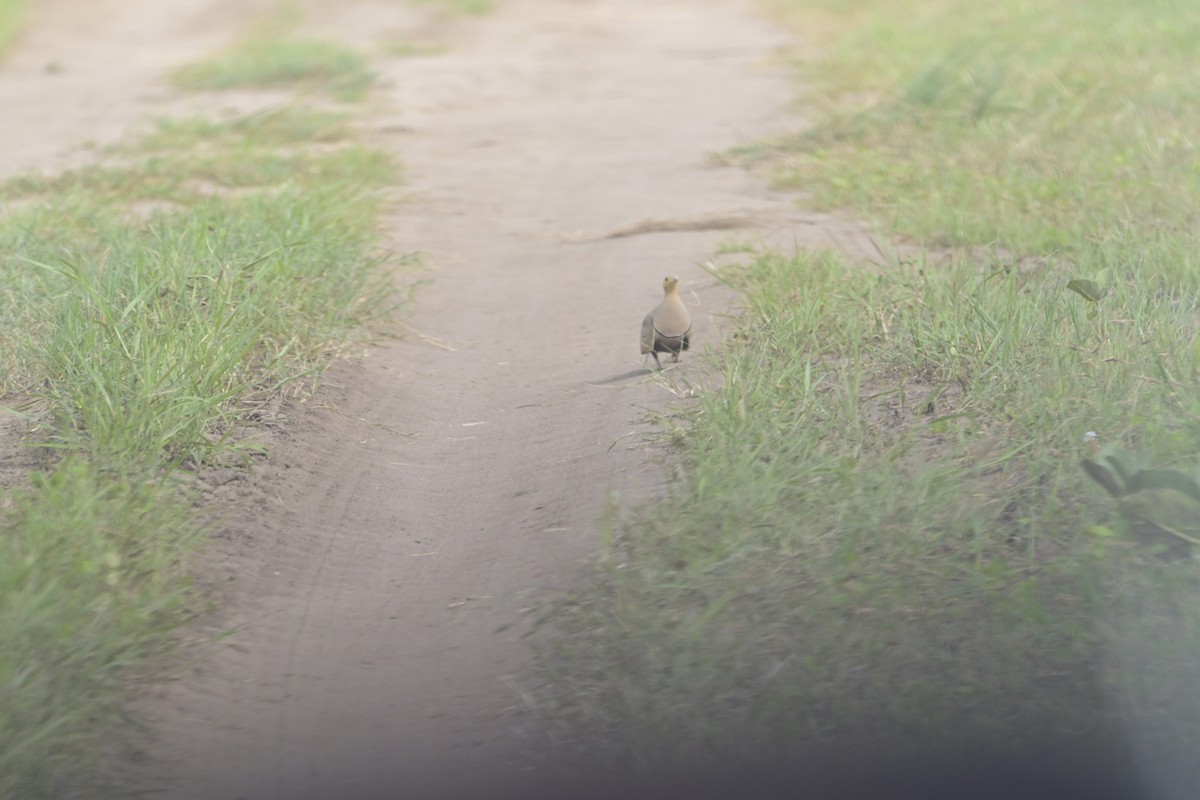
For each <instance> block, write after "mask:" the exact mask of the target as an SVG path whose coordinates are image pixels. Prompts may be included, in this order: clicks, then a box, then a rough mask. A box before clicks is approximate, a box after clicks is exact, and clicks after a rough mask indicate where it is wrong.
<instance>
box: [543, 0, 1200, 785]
mask: <svg viewBox="0 0 1200 800" xmlns="http://www.w3.org/2000/svg"><path fill="white" fill-rule="evenodd" d="M775 5H776V6H788V7H789V8H790V9H791V10H792V13H795V14H796V15H797V16H798V17H799V19H800V20H801V23H802V24H801V26H800V30H801V31H803V32H805V33H809V34H811V32H813V31H825V32H826V33H827V35H828V38H827V39H826V40H825V41H823V42H822V44H823V48H822V50H821V51H820V52H821V56H820V58H810V59H809V60H807V61H806V62H805V63H803V64H802V65H801V66H800V72H801V77H802V79H803V80H804V82H805V86H806V89H809V90H811V92H812V93H813V95H812V97H815V102H818V103H819V104H820V107H821V109H822V114H821V116H820V118H819V120H818V123H817V124H816V125H814V126H813V127H812V128H811V129H810V130H807V131H803V132H800V133H798V134H796V135H794V136H791V137H785V138H784V139H781V140H779V141H774V142H767V143H761V144H759V145H755V146H753V147H749V148H745V149H744V150H743V151H742V152H741V153H740V155H741V156H742V157H743V158H745V159H746V160H751V161H754V162H756V163H757V164H759V165H760V166H763V165H765V166H766V167H767V169H769V170H770V171H771V174H772V175H773V176H774V178H775V179H776V181H777V182H778V184H779V185H780V186H783V187H789V188H795V189H798V190H803V191H804V192H805V193H806V196H805V197H804V198H803V200H802V202H804V203H805V204H806V205H812V204H816V205H819V206H822V207H825V208H832V209H844V210H848V211H850V212H852V213H854V214H858V215H862V216H865V217H867V218H868V219H870V220H871V221H872V222H873V223H875V224H876V226H877V227H878V228H880V229H882V230H883V231H884V232H885V233H892V234H897V235H899V237H900V238H901V239H903V240H906V241H907V242H908V243H909V244H915V245H917V246H918V247H920V246H925V247H927V248H929V255H927V256H925V257H924V258H922V257H920V256H918V257H915V258H906V259H903V260H901V259H896V258H891V257H884V258H883V259H882V260H883V261H884V262H885V263H882V264H879V265H861V264H851V263H848V262H847V261H846V260H845V259H843V258H839V257H837V256H832V255H819V254H817V255H814V254H807V253H800V254H796V255H794V256H792V255H782V254H778V253H763V254H760V255H758V256H757V257H755V258H753V259H751V260H750V261H749V263H747V264H746V265H744V266H743V267H741V268H738V269H734V270H731V271H730V272H729V273H728V275H727V277H726V279H727V280H728V281H729V282H730V283H731V284H732V285H733V286H734V287H735V288H736V289H737V290H738V291H739V292H740V293H741V295H742V298H743V301H744V303H745V306H746V308H745V312H744V315H743V316H742V317H741V318H740V320H739V322H738V326H737V329H736V330H735V332H734V333H733V335H732V337H731V338H730V340H729V341H727V342H726V343H725V346H724V348H723V349H722V350H721V351H720V352H719V353H718V354H716V356H715V357H714V362H713V364H712V369H713V370H714V372H715V373H716V374H715V375H714V376H712V378H711V380H710V379H707V378H705V379H703V380H700V381H698V384H699V386H700V387H701V389H700V391H699V395H700V399H699V400H697V401H696V403H695V405H694V406H693V407H691V408H689V409H687V410H686V411H685V412H683V414H682V416H681V417H679V418H676V419H675V421H673V422H670V423H669V424H668V426H667V430H666V431H665V432H664V433H665V435H667V436H668V437H669V438H670V440H671V441H673V442H675V443H676V444H677V445H678V446H679V454H678V463H677V467H676V474H677V479H676V481H675V482H674V484H673V486H672V489H671V491H670V493H669V495H668V496H667V497H666V498H665V499H664V500H663V501H662V502H661V503H659V504H658V505H656V506H653V507H648V508H643V509H639V510H637V511H635V512H633V513H631V514H630V516H629V517H628V518H626V519H621V520H616V521H614V523H613V525H612V529H611V530H610V531H609V532H608V535H607V539H608V541H607V544H606V548H605V553H604V556H603V558H602V559H601V562H600V564H599V565H598V567H597V571H596V577H595V580H594V582H593V584H592V585H591V586H589V587H586V588H585V589H584V590H582V591H580V592H579V593H578V594H577V595H575V596H573V597H572V598H571V599H570V600H569V601H567V602H564V603H563V604H562V605H561V606H559V607H558V609H557V611H556V613H555V614H554V615H552V617H551V619H552V620H553V622H554V629H555V633H554V634H552V635H551V636H549V637H547V638H545V639H544V640H543V641H542V643H541V648H542V654H543V658H542V659H541V664H542V668H543V669H544V674H545V676H546V678H547V687H548V688H547V691H546V694H545V695H544V696H543V697H542V698H541V701H542V708H543V710H544V711H545V713H546V714H547V716H548V718H549V719H551V720H552V721H554V722H555V723H556V724H557V725H558V726H559V732H560V734H561V737H560V738H561V740H562V741H567V742H571V743H572V746H573V747H575V748H577V749H578V751H579V752H580V753H581V754H582V755H583V757H585V758H587V759H594V760H600V761H601V762H602V763H605V764H608V765H612V766H613V768H632V769H659V768H663V767H665V766H678V765H681V764H685V765H686V764H691V765H695V764H712V763H737V762H756V761H770V760H772V759H776V758H779V759H799V760H801V761H806V760H807V761H810V762H821V761H822V760H824V759H827V758H830V757H842V758H849V759H851V760H854V759H857V763H877V762H876V760H877V759H887V758H891V757H897V758H899V757H904V756H912V755H929V754H931V753H932V754H937V753H940V752H961V751H962V750H964V749H965V750H968V751H971V750H985V749H988V748H992V749H1000V750H1009V751H1014V750H1015V751H1022V750H1028V749H1033V750H1040V751H1043V752H1051V753H1064V754H1066V753H1075V754H1082V755H1084V756H1091V757H1093V758H1094V759H1095V765H1096V767H1097V769H1100V768H1108V767H1121V768H1125V767H1129V765H1130V762H1131V760H1132V761H1133V762H1136V766H1137V767H1138V768H1141V769H1145V770H1148V774H1151V773H1152V774H1153V776H1154V777H1153V779H1152V781H1151V782H1152V783H1154V782H1157V783H1160V784H1161V785H1163V786H1166V787H1168V788H1170V789H1171V790H1173V791H1176V792H1182V793H1181V794H1179V796H1187V795H1188V794H1190V793H1194V787H1195V786H1196V782H1197V781H1198V780H1200V774H1198V771H1197V768H1196V766H1195V758H1194V754H1195V752H1196V751H1197V750H1198V749H1200V694H1197V693H1196V692H1195V690H1194V687H1195V686H1196V685H1197V681H1198V680H1200V611H1198V609H1200V569H1198V568H1197V566H1196V563H1195V562H1194V561H1193V560H1191V559H1184V560H1174V561H1173V560H1165V559H1162V558H1159V557H1157V556H1156V555H1154V554H1152V553H1151V551H1150V550H1149V549H1148V548H1147V547H1145V546H1144V545H1143V544H1142V543H1141V542H1138V541H1137V540H1135V539H1134V538H1133V537H1131V536H1127V535H1126V533H1127V525H1126V524H1125V522H1124V521H1123V520H1122V519H1121V518H1120V517H1119V515H1118V514H1117V513H1116V510H1115V508H1114V506H1113V503H1112V502H1111V500H1110V499H1109V498H1108V497H1107V496H1106V495H1104V494H1103V492H1101V491H1100V490H1099V489H1098V487H1096V486H1095V485H1094V484H1092V483H1091V482H1090V481H1089V480H1088V478H1087V476H1086V475H1085V473H1084V471H1083V470H1082V469H1081V468H1080V463H1079V462H1080V458H1082V457H1083V456H1084V455H1085V454H1086V451H1085V449H1084V447H1083V444H1082V437H1083V434H1084V433H1085V432H1086V431H1092V430H1094V431H1098V432H1099V433H1100V434H1101V436H1102V438H1103V439H1104V440H1106V441H1109V442H1114V443H1121V444H1123V445H1125V446H1126V447H1129V448H1130V449H1134V450H1137V451H1140V452H1144V453H1151V454H1153V455H1152V458H1153V462H1154V463H1155V464H1156V465H1161V466H1173V467H1179V468H1182V469H1184V470H1186V471H1191V469H1192V468H1193V467H1194V466H1195V465H1196V464H1197V462H1200V402H1198V401H1197V400H1196V393H1195V391H1194V388H1193V387H1194V386H1195V385H1196V382H1197V381H1198V380H1200V302H1198V301H1197V297H1200V269H1198V268H1200V264H1198V263H1197V260H1198V259H1197V256H1196V252H1197V247H1196V245H1197V241H1196V235H1195V225H1194V222H1193V220H1192V215H1193V213H1194V212H1193V209H1194V208H1196V207H1197V205H1198V204H1200V177H1198V176H1200V172H1198V170H1197V169H1196V164H1197V163H1200V159H1197V157H1196V153H1195V149H1194V143H1193V141H1192V139H1193V138H1194V137H1192V136H1191V135H1190V134H1189V133H1188V132H1189V131H1191V130H1195V129H1196V126H1197V123H1200V119H1197V114H1200V111H1197V108H1200V105H1197V104H1196V102H1195V99H1196V98H1195V92H1196V90H1195V89H1194V84H1195V82H1194V80H1193V78H1194V75H1193V73H1194V67H1193V61H1194V59H1193V58H1192V51H1193V49H1194V48H1193V43H1194V42H1195V41H1196V33H1197V31H1198V29H1200V11H1198V10H1196V9H1194V8H1193V6H1191V5H1189V4H1185V3H1181V2H1147V3H1139V4H1135V5H1129V4H1121V3H1115V2H1109V1H1108V0H1092V1H1091V2H1081V3H1075V4H1066V5H1063V6H1061V7H1057V6H1056V7H1054V8H1047V7H1044V6H1040V5H1036V4H1029V3H1006V4H1001V5H999V6H986V5H981V4H972V3H969V2H966V0H949V1H948V2H941V3H926V2H917V1H916V0H907V1H906V2H897V3H884V2H882V0H859V1H858V2H853V3H840V2H839V3H834V2H794V3H787V2H779V3H776V4H775ZM724 249H726V250H728V251H735V250H739V249H741V248H740V247H739V246H738V245H737V243H736V242H735V243H731V244H727V245H726V246H725V247H724ZM885 249H886V248H885ZM1075 278H1089V279H1092V280H1094V281H1095V282H1096V283H1097V284H1100V285H1101V286H1103V287H1104V289H1105V290H1106V294H1105V295H1104V297H1103V298H1101V299H1100V301H1099V302H1098V303H1091V302H1089V301H1088V300H1086V299H1084V298H1083V297H1081V296H1080V295H1078V294H1076V293H1074V292H1072V291H1070V290H1068V289H1067V283H1068V282H1069V281H1070V280H1072V279H1075ZM709 385H714V386H719V387H720V388H719V389H714V390H704V389H703V388H702V387H703V386H709ZM1160 788H1161V787H1160ZM1164 796H1166V795H1165V794H1164Z"/></svg>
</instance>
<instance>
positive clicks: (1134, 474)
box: [1082, 433, 1200, 555]
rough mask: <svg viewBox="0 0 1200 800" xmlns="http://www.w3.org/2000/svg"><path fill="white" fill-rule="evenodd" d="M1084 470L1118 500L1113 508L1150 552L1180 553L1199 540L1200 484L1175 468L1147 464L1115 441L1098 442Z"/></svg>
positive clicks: (1093, 446)
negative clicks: (1109, 443) (1114, 442)
mask: <svg viewBox="0 0 1200 800" xmlns="http://www.w3.org/2000/svg"><path fill="white" fill-rule="evenodd" d="M1088 438H1089V441H1091V442H1092V448H1093V449H1092V458H1085V459H1083V462H1082V463H1083V469H1084V471H1085V472H1087V474H1088V475H1089V476H1090V477H1091V478H1092V480H1094V481H1096V483H1098V484H1100V485H1101V486H1102V487H1104V490H1105V491H1106V492H1108V493H1109V494H1110V495H1112V496H1113V497H1114V498H1116V500H1117V509H1118V511H1119V512H1120V514H1121V517H1122V518H1123V519H1124V520H1125V522H1126V523H1127V524H1128V526H1129V532H1130V533H1132V534H1133V535H1134V537H1136V538H1137V539H1138V540H1139V541H1143V542H1146V543H1147V544H1149V545H1150V546H1151V547H1152V549H1153V550H1154V551H1155V552H1159V553H1164V554H1165V553H1169V554H1172V555H1182V554H1185V553H1186V552H1187V550H1189V549H1190V545H1200V483H1198V482H1197V480H1196V477H1195V476H1194V475H1189V474H1187V473H1186V472H1183V471H1181V470H1177V469H1162V468H1152V467H1149V466H1148V465H1147V462H1146V459H1145V458H1144V457H1141V456H1137V455H1132V454H1129V453H1126V452H1124V451H1123V450H1121V449H1120V448H1119V447H1117V446H1114V445H1105V446H1104V447H1099V446H1098V442H1097V441H1096V438H1095V434H1091V433H1089V434H1088Z"/></svg>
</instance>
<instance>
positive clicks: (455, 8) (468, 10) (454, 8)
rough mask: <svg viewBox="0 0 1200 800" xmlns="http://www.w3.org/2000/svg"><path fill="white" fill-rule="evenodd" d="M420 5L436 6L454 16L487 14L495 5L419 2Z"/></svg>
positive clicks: (476, 0) (481, 0)
mask: <svg viewBox="0 0 1200 800" xmlns="http://www.w3.org/2000/svg"><path fill="white" fill-rule="evenodd" d="M419 1H420V3H421V4H422V5H427V6H436V7H438V8H443V9H445V10H447V11H451V12H453V13H455V14H467V15H470V16H478V15H480V14H488V13H490V12H491V11H492V10H493V9H495V7H496V5H495V3H494V2H492V0H419Z"/></svg>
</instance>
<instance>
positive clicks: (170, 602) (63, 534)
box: [0, 110, 391, 798]
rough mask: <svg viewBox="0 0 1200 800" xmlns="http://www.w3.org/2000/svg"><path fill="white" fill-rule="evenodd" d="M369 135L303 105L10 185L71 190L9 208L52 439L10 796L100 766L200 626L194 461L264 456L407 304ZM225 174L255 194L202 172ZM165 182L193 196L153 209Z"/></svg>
mask: <svg viewBox="0 0 1200 800" xmlns="http://www.w3.org/2000/svg"><path fill="white" fill-rule="evenodd" d="M345 136H347V132H346V130H345V128H344V126H343V123H342V122H341V121H340V120H339V119H337V118H334V117H330V116H329V115H316V114H311V113H308V112H300V111H289V110H285V111H282V112H279V113H278V114H274V115H259V116H256V117H253V118H247V119H241V120H234V121H227V122H224V123H212V122H209V121H204V120H177V121H172V122H169V123H164V124H162V125H161V126H160V127H159V128H158V130H156V131H155V132H153V133H151V134H150V135H149V137H148V139H147V140H146V141H145V142H140V143H136V144H135V145H132V146H130V147H126V148H121V149H120V152H121V153H122V154H126V153H130V154H132V153H139V154H141V155H140V156H138V157H133V156H129V160H128V162H127V163H126V164H124V165H121V166H107V167H99V168H89V169H84V170H80V171H77V172H74V173H69V174H67V175H64V176H56V177H52V178H47V179H44V181H45V182H44V183H41V184H37V182H36V181H33V180H32V179H26V180H25V182H22V181H18V182H16V183H10V184H8V185H7V186H6V187H5V191H6V192H9V193H10V194H11V193H16V192H19V191H25V192H28V191H45V189H46V187H52V186H60V187H69V188H70V191H69V192H63V193H59V192H48V193H46V194H45V195H44V196H42V197H36V198H33V197H31V198H28V199H36V200H38V201H39V202H37V203H33V202H29V203H26V204H24V205H23V206H22V207H20V208H19V209H17V210H15V211H13V212H11V213H10V214H9V215H8V216H6V217H5V218H3V219H0V278H2V280H0V286H3V289H0V291H2V292H3V300H4V302H3V303H0V323H2V324H0V397H3V398H5V399H6V400H8V402H10V403H11V399H10V398H14V397H19V398H22V403H23V405H24V406H26V407H27V409H28V410H29V411H30V413H31V414H32V417H31V424H32V425H33V426H34V427H33V429H32V430H30V431H29V432H28V433H27V434H26V437H25V438H26V440H27V443H28V444H29V445H30V446H37V447H38V448H39V450H40V452H41V453H42V455H41V456H40V457H39V458H38V464H39V471H38V473H37V474H35V475H33V476H32V477H31V479H30V481H29V484H28V486H27V487H26V488H24V489H22V490H20V491H19V492H18V493H17V494H16V495H15V496H14V498H13V499H12V500H11V501H10V502H8V503H7V504H5V505H4V506H3V507H0V527H2V529H3V533H4V535H3V536H0V617H2V619H0V626H2V628H3V630H4V637H5V648H4V652H3V654H0V707H3V708H4V714H3V715H0V716H2V717H3V719H0V796H4V797H28V798H39V797H56V796H62V794H63V793H64V792H65V791H66V788H67V787H69V786H70V785H71V784H72V782H76V781H78V780H79V779H80V777H81V775H83V774H85V771H86V770H87V768H88V766H89V765H90V764H91V763H92V762H93V760H94V759H95V757H96V754H97V752H98V751H99V747H100V744H101V737H102V736H107V735H109V734H110V732H111V730H112V727H113V725H114V716H115V715H116V714H117V712H118V710H119V705H120V702H121V700H122V697H123V695H122V687H123V683H122V681H124V680H126V679H127V678H129V677H130V675H131V672H130V670H136V669H138V668H139V667H140V666H142V665H144V663H145V661H146V659H147V658H149V657H150V656H152V655H154V654H156V653H161V652H162V651H163V650H164V648H167V647H169V646H170V631H171V630H172V628H173V627H174V626H176V625H178V624H179V623H180V622H181V621H182V620H184V619H185V618H186V615H187V613H188V608H189V604H190V603H191V602H192V600H191V599H190V596H189V590H188V588H187V582H186V579H185V577H184V571H183V566H182V560H183V557H184V554H185V552H186V550H187V549H188V547H190V546H191V544H192V543H194V542H195V541H196V539H197V533H198V531H199V528H200V526H199V525H198V523H197V521H196V519H195V516H194V513H193V512H191V511H190V504H191V502H192V501H193V500H194V499H195V498H194V495H193V493H192V492H191V491H190V490H189V489H188V486H189V482H188V481H185V480H180V477H181V476H182V475H183V474H184V472H182V471H181V470H183V469H187V470H194V469H198V468H201V467H203V466H204V465H205V464H210V463H214V462H220V463H225V462H227V461H230V460H234V461H235V462H236V460H238V459H241V460H245V459H246V458H248V457H249V456H250V455H252V454H254V453H255V452H256V451H255V449H254V442H253V437H252V436H250V435H248V433H249V432H248V426H249V424H250V423H249V412H250V410H252V408H253V406H254V405H255V404H256V403H258V402H259V401H262V400H265V399H267V398H269V397H272V396H278V395H279V394H280V393H282V392H286V391H288V389H289V387H291V386H294V385H296V383H297V382H298V381H300V380H302V379H304V378H305V377H306V376H309V375H311V374H313V373H315V372H317V371H319V370H320V369H321V367H322V365H323V364H324V363H325V362H326V360H327V359H328V357H329V355H330V353H331V351H333V350H336V348H338V347H339V346H340V345H341V343H343V342H345V341H346V339H347V338H348V337H349V336H351V335H352V334H353V333H354V331H356V330H360V329H361V328H362V326H363V325H365V324H366V323H367V322H368V321H369V320H371V319H373V318H375V317H377V316H378V315H380V314H381V313H383V312H384V311H385V310H386V298H387V297H388V294H389V293H388V290H387V286H386V283H385V280H384V278H383V276H382V275H381V274H380V272H379V270H378V269H377V267H378V266H379V264H380V258H381V256H380V255H379V254H378V253H376V251H375V235H376V234H375V230H374V219H375V216H376V212H377V204H378V196H377V192H376V191H375V189H376V187H378V186H379V183H380V181H381V180H383V179H386V176H387V175H388V174H389V173H390V171H391V164H390V161H389V160H388V159H386V157H384V156H383V155H381V154H379V153H377V152H375V151H371V150H367V149H365V148H362V147H360V146H358V145H356V144H355V143H354V142H352V141H342V139H343V138H344V137H345ZM314 144H315V145H318V147H315V148H314V147H313V145H314ZM281 147H283V148H287V150H286V153H280V152H279V148H281ZM231 169H236V170H239V171H241V173H242V177H241V178H240V179H239V178H237V176H235V175H234V174H233V173H232V172H230V171H229V170H231ZM245 176H251V177H250V178H249V179H247V178H246V177H245ZM217 181H219V182H220V183H221V184H222V186H221V188H222V189H228V188H229V187H247V186H248V187H251V188H249V189H243V190H241V191H236V192H234V191H216V192H209V193H208V194H207V195H206V196H201V193H200V192H197V191H194V190H191V191H185V190H184V188H181V187H193V186H195V185H197V184H200V183H204V182H209V183H212V182H217ZM156 182H157V184H156ZM156 185H160V186H164V187H167V189H168V190H169V191H167V190H164V191H162V192H161V193H159V194H160V195H161V196H165V197H169V198H171V199H172V201H173V202H172V204H170V205H168V206H166V207H164V208H161V209H159V210H157V211H155V212H153V213H151V214H149V215H148V216H142V215H138V214H131V213H130V210H131V208H132V206H133V205H134V204H136V203H137V202H138V201H141V200H143V199H145V197H147V196H148V194H147V192H146V189H147V187H153V186H156ZM156 192H157V190H156Z"/></svg>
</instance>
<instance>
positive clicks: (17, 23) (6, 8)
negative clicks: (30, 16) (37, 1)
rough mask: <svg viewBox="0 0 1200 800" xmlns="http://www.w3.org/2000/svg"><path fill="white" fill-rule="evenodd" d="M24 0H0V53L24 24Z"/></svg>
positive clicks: (25, 9)
mask: <svg viewBox="0 0 1200 800" xmlns="http://www.w3.org/2000/svg"><path fill="white" fill-rule="evenodd" d="M27 11H28V3H26V0H0V55H3V54H4V51H5V50H6V49H7V48H8V46H9V44H11V43H12V40H13V39H15V38H16V37H17V34H18V33H20V32H21V30H22V29H23V28H24V26H25V14H26V13H27Z"/></svg>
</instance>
